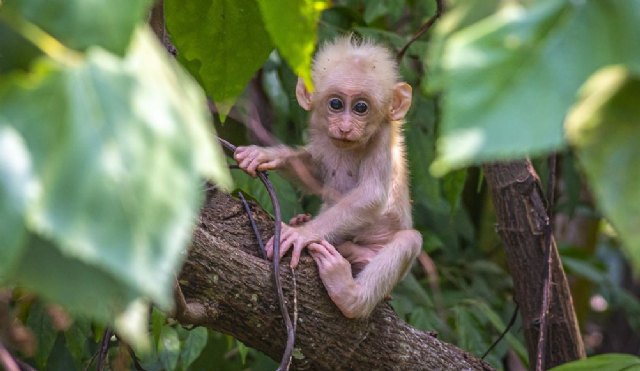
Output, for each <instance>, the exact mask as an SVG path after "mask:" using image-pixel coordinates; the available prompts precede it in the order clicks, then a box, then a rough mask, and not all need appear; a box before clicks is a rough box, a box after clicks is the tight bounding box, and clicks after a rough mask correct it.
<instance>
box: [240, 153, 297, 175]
mask: <svg viewBox="0 0 640 371" xmlns="http://www.w3.org/2000/svg"><path fill="white" fill-rule="evenodd" d="M281 152H282V151H280V149H279V148H264V147H258V146H246V147H238V148H236V151H235V152H234V154H233V158H234V159H235V160H236V161H237V162H238V166H239V167H240V168H241V169H242V170H244V171H246V172H247V173H248V174H249V175H251V176H256V171H258V170H261V171H263V170H274V169H277V168H279V167H280V166H281V165H282V163H283V162H284V161H285V156H284V154H283V153H281Z"/></svg>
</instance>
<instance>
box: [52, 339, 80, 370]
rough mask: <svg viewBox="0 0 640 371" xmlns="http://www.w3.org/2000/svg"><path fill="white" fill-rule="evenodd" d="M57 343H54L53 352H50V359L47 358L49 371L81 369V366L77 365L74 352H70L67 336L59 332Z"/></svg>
mask: <svg viewBox="0 0 640 371" xmlns="http://www.w3.org/2000/svg"><path fill="white" fill-rule="evenodd" d="M55 340H56V341H55V343H54V344H53V349H52V350H51V354H49V359H48V360H47V368H46V370H47V371H49V370H51V371H57V370H65V371H74V370H80V369H81V368H79V367H76V365H75V363H74V359H73V356H72V354H71V353H70V352H69V348H68V346H67V344H66V338H65V336H64V335H63V334H61V333H59V334H58V335H57V336H56V338H55Z"/></svg>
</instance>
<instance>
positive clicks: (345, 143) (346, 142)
mask: <svg viewBox="0 0 640 371" xmlns="http://www.w3.org/2000/svg"><path fill="white" fill-rule="evenodd" d="M331 141H332V142H333V144H334V145H335V146H336V147H338V148H345V147H352V146H353V145H355V144H356V143H357V142H356V141H355V140H350V139H347V138H335V137H331Z"/></svg>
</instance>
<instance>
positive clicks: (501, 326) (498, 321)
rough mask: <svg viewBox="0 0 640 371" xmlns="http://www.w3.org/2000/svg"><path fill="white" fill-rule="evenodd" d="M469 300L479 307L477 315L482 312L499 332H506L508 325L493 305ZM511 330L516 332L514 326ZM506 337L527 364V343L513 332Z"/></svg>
mask: <svg viewBox="0 0 640 371" xmlns="http://www.w3.org/2000/svg"><path fill="white" fill-rule="evenodd" d="M469 302H470V303H471V305H473V306H475V307H476V308H478V309H479V311H476V312H473V313H474V314H475V315H476V316H477V315H478V314H482V316H484V317H485V318H486V319H487V320H489V322H491V324H492V325H493V327H494V328H495V329H496V330H497V332H498V333H500V334H501V333H502V332H504V330H505V329H506V327H507V325H506V324H505V323H504V322H503V321H502V318H500V316H499V315H498V313H496V312H495V311H494V310H493V309H491V307H489V306H488V305H487V303H484V302H482V301H479V300H469ZM510 331H511V332H515V331H516V330H515V329H514V328H511V329H510ZM505 339H506V340H507V343H509V346H510V347H511V349H513V350H514V351H515V352H516V354H517V355H518V358H520V360H521V361H522V362H524V364H525V366H527V365H528V362H527V361H528V357H529V356H528V353H527V349H526V348H525V345H524V344H523V343H522V341H520V340H518V339H517V338H516V337H515V336H514V335H512V334H511V333H507V334H506V335H505Z"/></svg>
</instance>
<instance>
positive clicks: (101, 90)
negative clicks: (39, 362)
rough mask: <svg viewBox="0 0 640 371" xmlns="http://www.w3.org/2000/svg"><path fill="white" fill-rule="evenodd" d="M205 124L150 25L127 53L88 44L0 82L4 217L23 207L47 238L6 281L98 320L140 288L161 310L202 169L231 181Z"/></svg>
mask: <svg viewBox="0 0 640 371" xmlns="http://www.w3.org/2000/svg"><path fill="white" fill-rule="evenodd" d="M207 125H208V116H207V111H206V100H205V97H204V95H203V93H202V91H201V90H200V89H199V88H198V86H197V84H196V83H195V82H194V81H193V80H192V79H190V78H189V77H188V75H186V74H185V73H184V72H182V71H181V70H180V69H179V67H178V66H177V65H176V64H175V62H173V61H172V60H171V59H170V58H169V57H168V56H167V54H166V52H165V51H164V50H163V49H162V48H161V46H160V45H159V43H158V42H157V41H156V40H155V38H154V36H153V35H152V34H151V33H150V32H149V31H148V30H147V29H146V28H144V29H140V30H139V32H138V33H137V36H136V37H135V38H134V40H133V42H132V45H131V49H130V50H129V51H128V53H127V55H126V57H125V58H124V59H119V58H117V57H116V56H114V55H113V54H110V53H108V52H106V51H104V50H103V49H100V48H91V49H89V51H88V53H87V55H86V57H85V59H83V60H82V61H81V62H79V63H75V64H70V65H65V66H61V65H58V64H53V63H51V62H50V61H48V60H42V61H40V62H39V63H38V65H37V66H36V67H35V68H34V69H33V72H32V73H31V74H29V75H26V74H14V75H12V78H11V79H9V80H6V81H5V82H4V84H2V85H0V138H1V139H2V140H3V141H5V142H7V143H9V144H12V146H9V147H5V146H2V149H1V150H0V159H2V160H0V174H1V175H2V176H3V179H2V181H1V182H2V183H0V184H1V186H0V205H2V207H0V212H1V213H2V214H0V219H2V220H3V222H4V221H5V220H9V221H10V222H12V221H14V222H15V219H16V218H15V215H14V214H15V211H18V212H20V211H23V212H25V210H26V212H25V215H23V216H22V217H23V220H26V225H27V228H28V230H29V231H30V232H32V233H36V234H39V235H40V236H43V237H44V238H45V239H46V240H47V244H46V246H45V245H44V244H43V243H42V242H41V241H40V240H39V239H38V238H35V237H32V238H30V240H29V241H27V242H26V243H25V244H24V245H22V246H21V248H22V249H25V246H27V251H26V252H25V253H24V254H25V256H24V257H23V259H22V260H21V263H20V265H19V267H18V268H16V269H14V270H15V272H14V274H13V277H3V278H4V279H10V280H12V281H13V280H15V281H17V282H18V283H22V284H24V285H25V286H27V287H28V288H29V289H31V290H33V291H35V292H38V293H40V294H42V295H44V296H46V297H47V298H49V299H51V300H54V301H57V302H59V303H62V304H64V305H66V306H67V308H69V309H70V310H71V311H74V312H78V313H82V314H87V315H90V316H92V317H94V318H100V319H101V320H107V319H112V318H113V315H114V313H118V312H121V311H123V310H124V308H125V307H128V304H129V303H130V302H131V301H132V299H133V298H134V297H136V296H144V297H148V298H151V299H153V300H155V301H156V302H157V303H159V304H160V305H162V306H163V307H165V308H166V307H168V306H169V305H170V303H171V302H172V300H171V292H172V290H171V288H172V282H173V280H174V279H175V278H174V272H175V271H176V269H177V267H178V265H179V264H180V263H181V261H182V259H183V257H184V248H185V245H186V244H187V242H188V240H189V238H190V236H191V229H192V224H193V220H194V216H195V215H196V213H197V212H198V210H199V207H200V202H201V196H200V195H201V183H202V180H201V177H213V178H214V179H215V180H217V181H218V183H220V184H222V185H224V186H226V187H229V185H230V184H229V183H230V180H229V175H228V171H227V170H226V164H225V162H224V161H223V158H222V153H221V152H220V150H219V149H218V148H217V146H214V145H213V142H212V139H213V138H212V137H213V133H211V132H210V129H209V128H207ZM7 138H8V139H7ZM8 155H15V156H13V157H11V160H12V161H7V159H6V156H8ZM16 169H18V170H20V171H18V170H16ZM5 176H8V177H9V178H8V179H6V178H5ZM7 184H8V185H9V186H7ZM15 190H19V191H15ZM14 195H16V197H15V198H9V197H12V196H14ZM24 199H26V201H27V204H26V206H25V207H24V208H23V209H24V210H21V209H20V207H19V206H20V202H21V200H24ZM4 205H9V206H8V207H5V206H4ZM15 205H17V206H15ZM12 212H14V214H12ZM12 215H13V216H12ZM7 216H8V218H7ZM18 224H19V223H18ZM3 227H4V226H3ZM16 229H17V230H15V231H13V233H15V234H16V236H19V233H21V232H20V230H19V228H16ZM3 238H4V236H3ZM12 256H15V254H14V255H12ZM45 257H46V259H45ZM14 259H15V257H14ZM3 263H4V262H3ZM47 264H49V265H50V266H48V267H45V266H46V265H47ZM0 268H1V267H0ZM47 268H48V269H47ZM138 312H139V311H138ZM131 314H132V315H134V317H135V314H136V313H135V312H131ZM138 322H139V321H138ZM123 323H125V322H123Z"/></svg>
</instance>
